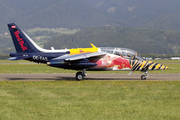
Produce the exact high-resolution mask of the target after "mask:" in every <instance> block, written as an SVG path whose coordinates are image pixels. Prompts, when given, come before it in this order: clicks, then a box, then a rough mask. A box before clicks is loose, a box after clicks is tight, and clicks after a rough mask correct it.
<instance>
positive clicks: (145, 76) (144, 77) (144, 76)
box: [141, 71, 149, 80]
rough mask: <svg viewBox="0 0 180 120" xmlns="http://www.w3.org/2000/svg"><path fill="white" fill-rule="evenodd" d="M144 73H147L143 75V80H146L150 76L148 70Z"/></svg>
mask: <svg viewBox="0 0 180 120" xmlns="http://www.w3.org/2000/svg"><path fill="white" fill-rule="evenodd" d="M144 73H145V75H142V76H141V80H146V78H147V77H149V75H148V71H145V72H144Z"/></svg>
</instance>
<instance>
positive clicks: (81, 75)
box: [76, 72, 84, 81]
mask: <svg viewBox="0 0 180 120" xmlns="http://www.w3.org/2000/svg"><path fill="white" fill-rule="evenodd" d="M83 78H84V76H83V74H82V72H77V73H76V80H77V81H80V80H82V79H83Z"/></svg>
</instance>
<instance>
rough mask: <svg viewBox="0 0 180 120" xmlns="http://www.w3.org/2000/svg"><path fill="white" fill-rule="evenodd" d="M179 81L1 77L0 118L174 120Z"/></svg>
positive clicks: (8, 119) (178, 95)
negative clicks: (14, 80) (19, 78)
mask: <svg viewBox="0 0 180 120" xmlns="http://www.w3.org/2000/svg"><path fill="white" fill-rule="evenodd" d="M179 99H180V81H82V82H76V81H34V82H32V81H16V82H12V81H11V82H10V81H3V82H0V106H1V109H0V119H2V120H179V119H180V114H179V110H180V102H179Z"/></svg>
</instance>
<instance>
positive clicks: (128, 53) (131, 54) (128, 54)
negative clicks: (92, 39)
mask: <svg viewBox="0 0 180 120" xmlns="http://www.w3.org/2000/svg"><path fill="white" fill-rule="evenodd" d="M100 49H101V51H102V52H107V53H110V54H114V55H118V56H122V57H125V58H128V59H138V60H144V59H143V58H142V57H141V56H139V55H138V54H137V52H136V51H134V50H132V49H128V48H115V47H100Z"/></svg>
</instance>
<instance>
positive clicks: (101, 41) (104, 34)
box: [44, 26, 180, 54]
mask: <svg viewBox="0 0 180 120" xmlns="http://www.w3.org/2000/svg"><path fill="white" fill-rule="evenodd" d="M90 43H93V44H94V45H96V46H99V47H125V48H130V49H134V50H136V51H138V53H141V54H145V53H157V54H178V53H180V32H176V31H166V30H150V29H139V28H138V29H137V28H127V27H112V26H104V27H94V28H87V29H83V30H81V31H79V32H77V33H75V34H73V35H60V36H57V37H54V38H53V39H52V40H51V41H49V42H47V43H45V44H44V47H45V48H47V49H49V48H50V47H52V46H53V47H55V48H56V49H59V48H75V47H91V46H90Z"/></svg>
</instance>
